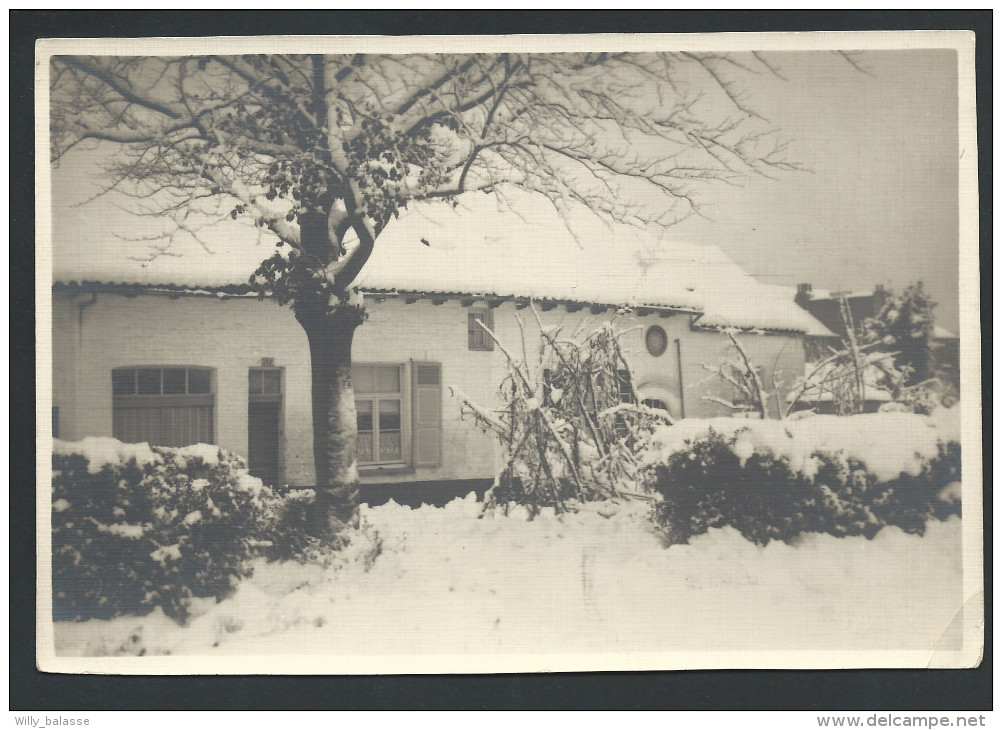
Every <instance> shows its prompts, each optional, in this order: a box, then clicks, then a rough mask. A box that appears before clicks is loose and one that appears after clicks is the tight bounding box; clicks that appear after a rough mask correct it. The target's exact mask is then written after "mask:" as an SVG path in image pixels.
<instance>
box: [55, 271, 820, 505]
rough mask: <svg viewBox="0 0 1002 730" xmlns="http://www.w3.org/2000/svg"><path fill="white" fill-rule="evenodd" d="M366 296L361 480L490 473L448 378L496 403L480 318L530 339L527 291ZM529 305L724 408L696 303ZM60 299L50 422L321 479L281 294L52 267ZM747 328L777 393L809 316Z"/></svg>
mask: <svg viewBox="0 0 1002 730" xmlns="http://www.w3.org/2000/svg"><path fill="white" fill-rule="evenodd" d="M365 301H366V309H367V314H368V318H367V321H366V322H365V323H364V324H363V325H362V326H361V327H360V328H359V330H358V332H357V333H356V337H355V342H354V347H353V359H354V362H355V366H354V368H353V384H354V390H355V399H356V408H357V411H358V427H359V466H360V473H361V477H362V482H363V483H368V484H394V485H406V484H408V483H420V482H443V481H453V482H463V481H464V480H465V481H470V482H471V483H477V484H483V483H484V482H485V481H489V480H490V479H492V478H493V475H494V472H495V468H496V464H495V458H496V452H495V446H494V444H493V442H492V439H491V438H490V437H488V436H487V435H485V434H483V433H481V432H480V431H479V430H478V429H477V428H476V427H475V426H474V425H473V423H472V422H471V421H470V420H468V419H467V420H463V418H462V415H461V411H460V401H459V399H458V398H457V397H456V396H455V395H454V394H453V390H455V391H459V392H461V393H462V394H463V395H465V396H466V397H468V398H470V399H471V400H472V401H474V402H476V403H478V404H480V405H483V406H485V407H490V406H491V405H492V404H494V403H496V402H497V399H498V387H499V385H500V383H501V380H502V379H503V377H504V375H505V374H506V372H507V370H506V362H505V359H504V356H503V354H502V353H501V352H500V350H499V349H497V348H495V347H493V343H492V342H491V341H490V340H489V338H485V337H482V336H480V335H481V333H482V330H481V329H480V328H479V327H478V326H476V324H475V320H481V321H483V322H485V324H488V325H489V326H490V327H491V329H492V330H493V331H494V332H495V333H496V335H497V337H498V339H499V340H500V341H501V342H502V343H512V344H513V346H514V344H515V343H518V348H521V343H522V341H523V336H524V338H525V341H527V342H528V343H529V347H530V348H532V349H534V348H535V347H536V343H538V335H539V327H538V324H537V323H536V318H535V317H534V316H532V315H531V313H530V312H529V311H528V310H527V304H528V302H527V301H526V300H519V299H497V298H492V299H479V298H474V297H460V296H453V297H446V296H417V295H387V294H373V295H369V296H367V297H366V298H365ZM532 306H533V307H534V308H535V309H536V312H537V314H538V315H539V318H540V321H541V322H542V323H543V325H544V326H545V327H546V328H547V329H550V328H554V327H560V328H561V329H562V331H563V332H564V333H566V334H570V333H573V332H587V331H590V328H594V327H597V326H600V325H601V324H602V323H604V322H608V321H610V320H615V326H616V327H617V328H619V329H620V330H622V331H623V335H622V337H621V342H622V346H623V349H624V352H625V354H626V357H627V359H628V361H629V364H630V368H631V371H632V378H633V385H634V389H635V390H636V392H637V395H638V397H639V398H640V399H642V400H645V401H647V402H649V403H650V404H652V405H656V406H658V407H663V408H666V409H667V410H668V411H669V412H670V413H671V414H672V416H673V417H676V418H681V417H693V416H695V417H709V416H718V415H730V413H731V412H730V411H729V410H728V409H726V408H725V407H723V406H721V405H719V404H718V403H715V402H711V401H709V400H707V399H706V398H707V396H716V397H717V398H722V399H732V398H734V397H735V393H733V392H732V391H731V389H730V386H727V385H726V384H724V383H723V382H722V381H721V380H720V379H719V378H718V377H717V376H716V375H714V374H712V373H710V372H708V371H707V370H706V369H705V368H704V365H706V364H713V363H717V362H719V361H720V360H721V359H722V358H724V357H727V355H728V353H727V350H728V347H729V340H728V339H727V338H726V337H725V336H724V335H722V334H721V333H720V332H719V331H718V330H716V329H704V328H701V327H700V326H699V325H698V320H697V317H696V315H694V314H692V313H687V312H680V311H673V310H669V309H653V308H646V309H642V310H639V311H633V312H630V313H628V314H623V313H619V314H617V310H616V308H614V307H605V306H598V305H584V304H581V303H571V302H565V303H555V302H540V303H535V304H532ZM52 313H53V317H52V324H53V330H52V332H53V338H52V342H53V387H52V407H53V420H52V423H53V434H54V435H55V436H56V437H58V438H62V439H67V440H77V439H80V438H84V437H86V436H113V437H115V438H118V439H119V440H123V441H148V442H151V443H159V444H162V445H170V446H178V445H183V444H187V443H198V442H208V443H215V444H219V445H220V446H222V447H224V448H226V449H229V450H231V451H234V452H236V453H238V454H241V455H243V456H244V457H245V458H246V459H247V461H248V463H249V465H250V467H251V470H252V472H254V473H256V474H257V475H258V476H261V477H262V478H263V479H265V480H267V481H270V482H273V483H276V484H291V485H310V484H312V483H313V479H314V470H313V454H312V449H311V445H312V443H313V441H312V421H311V397H310V363H309V355H308V353H309V350H308V347H307V343H306V338H305V335H304V334H303V332H302V330H301V328H300V327H299V325H298V323H297V322H296V321H295V318H294V317H293V315H292V312H291V310H289V309H288V308H287V307H282V306H279V305H277V304H276V303H274V302H273V301H271V300H269V299H264V300H260V299H258V298H257V297H254V296H246V295H241V294H226V293H222V292H213V291H207V290H190V291H177V290H167V289H158V288H156V287H149V286H141V287H140V286H134V285H129V286H120V285H108V284H102V285H77V284H69V285H61V284H57V285H56V286H55V288H54V290H53V306H52ZM519 320H521V325H520V324H519ZM523 329H524V335H523ZM737 336H738V337H739V339H740V341H741V342H742V346H743V347H744V349H745V350H746V352H747V353H748V355H749V357H750V359H751V360H752V361H753V362H757V363H767V364H768V368H767V369H765V371H764V372H763V377H764V378H765V379H766V387H767V389H772V388H774V387H776V386H778V388H779V390H780V391H781V393H782V392H785V391H786V390H788V389H789V388H791V387H792V386H793V384H794V382H795V376H796V375H797V374H799V373H802V372H803V368H804V347H803V337H802V335H801V334H800V333H794V332H786V333H783V332H772V333H765V332H758V333H745V334H738V335H737ZM774 376H775V380H776V382H773V377H774Z"/></svg>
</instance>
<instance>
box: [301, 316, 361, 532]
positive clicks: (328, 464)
mask: <svg viewBox="0 0 1002 730" xmlns="http://www.w3.org/2000/svg"><path fill="white" fill-rule="evenodd" d="M296 319H297V320H298V321H299V323H300V324H301V325H302V327H303V329H304V330H305V332H306V338H307V340H308V341H309V345H310V367H311V375H312V397H313V460H314V463H315V465H316V487H317V490H316V495H317V496H316V503H315V510H314V517H313V520H312V523H313V524H312V530H313V534H315V535H317V536H319V537H324V536H333V535H337V534H339V533H341V532H342V531H343V529H344V528H345V527H348V526H355V525H356V524H357V522H358V454H357V449H356V441H357V438H358V433H357V422H356V414H355V396H354V393H353V392H352V388H351V343H352V339H353V337H354V335H355V329H356V328H357V327H358V326H359V325H360V324H361V323H362V321H363V319H364V309H363V307H362V306H361V305H356V304H349V303H347V302H340V303H338V304H337V305H336V306H335V307H334V308H333V309H330V307H329V306H328V303H327V302H326V301H323V302H321V301H316V302H309V303H307V302H299V303H297V307H296Z"/></svg>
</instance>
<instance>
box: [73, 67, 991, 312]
mask: <svg viewBox="0 0 1002 730" xmlns="http://www.w3.org/2000/svg"><path fill="white" fill-rule="evenodd" d="M767 58H768V59H769V61H770V63H771V64H772V65H773V66H775V67H776V68H777V70H778V71H779V72H780V73H781V74H782V76H783V78H776V77H773V76H770V75H768V74H762V75H758V76H753V77H750V79H749V80H747V81H746V82H745V84H744V88H745V90H746V93H745V95H744V99H745V101H746V103H747V105H748V106H751V107H753V108H754V109H755V110H756V111H758V112H759V113H760V114H761V115H762V116H764V117H766V118H767V119H768V120H769V121H770V122H771V123H773V124H774V125H775V127H776V128H777V129H778V130H779V132H780V134H781V135H782V137H783V138H785V139H788V140H789V141H790V147H789V154H788V157H789V158H790V159H792V160H795V161H796V162H798V163H799V164H801V165H802V166H804V167H805V168H806V169H807V170H808V171H805V172H790V173H782V175H781V176H780V178H779V179H778V180H774V179H762V178H756V179H753V180H749V181H748V182H747V183H746V184H744V185H743V186H741V187H734V186H729V185H718V186H716V187H714V188H712V189H709V190H707V191H706V195H705V196H704V198H703V200H704V204H703V208H702V210H703V214H704V216H705V217H702V218H696V217H693V218H689V219H687V220H685V221H683V222H681V223H679V224H677V225H676V226H674V227H673V228H671V229H670V230H669V231H668V233H667V238H668V239H675V240H680V241H686V242H692V243H701V242H706V243H713V244H715V245H718V246H720V247H721V248H723V249H724V251H725V252H726V253H727V254H728V255H729V256H730V257H731V258H733V259H734V260H735V261H736V262H737V263H738V264H739V265H741V266H742V267H743V268H744V269H745V270H747V271H748V272H749V273H751V274H753V275H755V276H756V277H758V278H760V279H761V280H762V281H763V282H765V283H770V284H783V285H789V286H791V287H792V286H794V285H795V284H797V283H799V282H810V283H812V284H813V285H814V288H815V289H851V290H854V291H869V290H872V288H873V286H874V285H875V284H878V283H879V284H884V285H885V286H889V287H891V288H894V289H901V288H903V287H904V286H906V285H907V284H909V283H911V282H914V281H917V280H921V281H923V282H924V283H925V286H926V289H927V290H928V291H929V292H930V293H931V295H932V296H933V298H934V299H935V300H937V301H938V302H939V307H938V309H937V319H938V322H939V323H940V324H941V325H943V326H944V327H946V328H948V329H951V330H954V331H956V330H957V326H958V302H957V299H958V204H957V195H958V162H957V160H958V156H959V155H960V154H961V152H962V151H961V150H959V149H958V134H957V67H956V54H955V53H954V51H952V50H900V51H867V52H865V53H864V54H861V55H860V56H859V58H858V60H859V62H860V63H861V64H863V65H864V66H865V68H866V69H867V70H868V72H869V73H861V72H859V71H856V70H855V69H853V68H852V67H851V66H850V65H849V64H847V63H846V62H845V61H843V60H841V59H840V58H839V57H837V56H835V55H834V54H832V53H830V52H827V51H811V52H798V53H790V52H786V53H783V52H774V53H770V54H768V56H767ZM963 152H964V153H966V154H974V150H965V151H963ZM88 174H90V173H87V172H86V170H85V168H82V167H78V168H77V169H75V170H73V169H63V170H61V171H57V173H56V174H55V176H54V189H53V200H54V213H55V226H54V234H55V246H56V250H57V258H58V255H59V254H58V251H59V247H60V246H61V245H70V246H74V247H75V248H76V247H79V246H80V244H81V243H86V242H87V241H96V240H102V241H104V242H105V243H104V245H108V244H107V243H106V242H107V240H108V234H109V232H110V233H119V231H116V226H117V227H126V228H128V227H129V225H128V224H127V223H124V221H127V219H128V217H127V216H126V217H123V214H122V213H121V212H120V211H117V210H114V209H112V208H110V207H109V206H108V205H107V204H105V203H96V204H90V205H86V206H83V207H79V208H72V209H70V208H69V207H67V204H68V203H70V202H78V201H79V200H81V199H82V198H84V197H86V195H87V194H88V189H89V188H88V186H87V184H86V181H87V179H88V177H87V176H88ZM90 189H92V188H90ZM133 226H134V223H133ZM115 245H116V246H117V245H123V256H125V255H127V254H126V253H125V252H124V247H125V246H124V244H121V242H116V244H115ZM133 245H135V244H133ZM261 250H262V253H263V254H264V255H265V256H266V255H268V254H270V253H271V251H272V250H273V249H272V248H271V245H270V244H268V243H262V246H261Z"/></svg>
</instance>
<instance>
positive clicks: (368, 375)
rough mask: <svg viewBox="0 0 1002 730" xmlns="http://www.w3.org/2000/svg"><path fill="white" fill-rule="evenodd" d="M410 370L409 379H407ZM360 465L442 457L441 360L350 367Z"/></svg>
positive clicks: (428, 462) (419, 462)
mask: <svg viewBox="0 0 1002 730" xmlns="http://www.w3.org/2000/svg"><path fill="white" fill-rule="evenodd" d="M408 370H409V379H408ZM351 378H352V385H353V388H354V391H355V411H356V413H357V418H358V421H357V423H358V463H359V465H360V466H371V467H377V466H405V465H410V466H415V467H417V466H422V467H424V466H438V465H439V464H441V463H442V366H441V365H440V364H438V363H434V362H414V361H411V363H410V366H409V367H408V366H407V365H404V364H399V365H393V364H389V365H377V364H359V363H356V364H354V365H352V368H351Z"/></svg>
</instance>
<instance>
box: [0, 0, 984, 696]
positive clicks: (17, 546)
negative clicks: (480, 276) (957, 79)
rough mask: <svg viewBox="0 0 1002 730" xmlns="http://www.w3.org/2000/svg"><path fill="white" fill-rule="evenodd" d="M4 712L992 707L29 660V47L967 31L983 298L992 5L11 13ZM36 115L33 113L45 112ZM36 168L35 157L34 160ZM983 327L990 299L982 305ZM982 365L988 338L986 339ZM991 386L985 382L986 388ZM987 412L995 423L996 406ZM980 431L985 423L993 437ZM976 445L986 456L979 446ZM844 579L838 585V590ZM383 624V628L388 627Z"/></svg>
mask: <svg viewBox="0 0 1002 730" xmlns="http://www.w3.org/2000/svg"><path fill="white" fill-rule="evenodd" d="M9 20H10V49H11V51H10V109H9V111H10V150H11V152H12V154H11V156H10V250H11V253H12V255H11V256H10V278H9V281H10V307H11V308H10V331H11V339H10V344H11V368H10V373H11V375H10V392H11V393H12V394H13V396H12V398H11V408H10V425H11V443H10V453H11V455H12V458H11V460H10V461H11V469H10V707H9V709H10V710H61V711H72V710H78V711H79V710H256V709H262V710H303V709H309V710H362V709H373V710H375V709H382V710H393V709H429V710H431V709H467V710H480V709H483V710H500V709H526V710H529V709H533V710H544V709H565V710H598V709H603V710H632V709H648V710H659V709H660V710H816V711H833V710H858V711H867V710H870V711H872V710H898V711H900V710H948V711H950V710H990V709H992V698H991V677H992V620H991V607H992V602H991V599H992V593H991V576H992V552H991V547H992V536H991V523H990V515H991V514H992V485H991V470H990V469H987V470H985V474H984V478H985V486H984V495H985V502H984V514H985V519H986V524H985V565H984V568H985V580H986V583H987V585H986V606H985V613H986V628H985V640H986V647H985V657H984V662H983V663H982V665H981V666H980V667H979V668H978V669H974V670H880V671H874V670H849V671H837V672H832V671H813V672H805V671H796V672H794V671H712V672H710V671H699V672H622V673H585V674H547V675H526V674H522V675H470V676H399V677H264V676H252V677H107V676H93V675H83V676H72V675H54V674H43V673H41V672H39V671H37V669H36V668H35V660H34V656H35V648H34V641H35V588H34V586H35V549H34V546H35V529H34V527H35V490H34V484H35V471H34V461H33V458H32V457H29V456H28V455H29V454H33V453H34V428H33V425H34V419H35V412H34V398H31V399H29V394H31V395H32V396H33V395H34V391H35V381H34V351H35V350H34V326H35V321H34V256H33V254H34V243H33V242H34V190H33V186H32V184H31V182H30V181H31V180H33V179H34V163H35V160H34V126H33V111H34V107H33V98H34V92H33V73H32V70H33V66H34V41H35V39H37V38H52V37H112V36H120V37H142V36H191V35H229V36H232V35H278V34H290V35H304V34H324V35H356V34H364V35H407V34H421V35H454V34H476V33H490V34H507V33H609V32H622V33H628V32H662V33H692V32H711V31H731V32H751V31H809V30H923V29H928V30H946V29H968V30H972V31H974V32H975V33H976V35H977V52H976V62H977V86H978V142H979V150H978V153H979V168H980V173H979V174H980V183H979V185H980V193H981V241H982V243H981V250H982V263H981V266H982V291H983V292H984V291H988V292H990V291H991V202H990V201H991V190H992V178H991V154H992V153H991V150H992V145H991V121H992V119H991V97H992V90H991V77H992V67H991V62H992V58H991V55H992V53H991V49H992V25H991V22H992V13H991V11H989V10H983V11H958V12H948V11H872V12H865V11H851V12H842V11H839V12H836V11H785V12H779V11H756V12H752V11H712V12H700V11H676V12H668V11H661V12H652V11H628V12H621V11H587V12H585V11H545V12H544V11H538V12H529V11H455V10H450V11H427V10H425V11H326V12H324V11H256V12H248V11H203V12H198V11H157V12H148V11H132V12H123V11H10V12H9ZM43 111H44V110H43ZM43 164H44V161H43ZM982 328H983V331H984V332H989V333H990V328H991V299H990V294H989V298H988V300H987V301H986V302H985V306H983V307H982ZM982 352H983V353H984V356H983V372H985V373H991V354H990V353H991V335H990V334H988V335H987V336H983V338H982ZM987 385H988V387H989V392H990V381H989V382H988V384H987ZM984 419H985V423H986V424H991V404H990V403H985V412H984ZM990 429H991V426H990V425H989V426H988V431H989V433H990ZM984 453H985V454H990V453H991V444H990V441H989V440H987V439H984ZM847 588H848V587H847ZM388 630H389V629H388Z"/></svg>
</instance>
